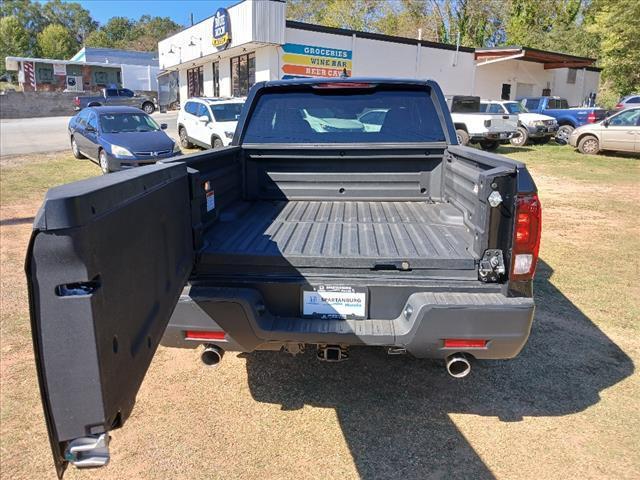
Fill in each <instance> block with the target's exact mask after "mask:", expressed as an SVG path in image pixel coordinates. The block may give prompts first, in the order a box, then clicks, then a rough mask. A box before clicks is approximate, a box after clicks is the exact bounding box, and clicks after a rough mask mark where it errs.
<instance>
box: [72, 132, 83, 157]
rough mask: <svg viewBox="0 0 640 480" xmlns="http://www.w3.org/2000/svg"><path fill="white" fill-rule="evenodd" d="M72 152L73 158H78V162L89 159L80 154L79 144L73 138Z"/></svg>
mask: <svg viewBox="0 0 640 480" xmlns="http://www.w3.org/2000/svg"><path fill="white" fill-rule="evenodd" d="M71 151H72V152H73V156H74V157H76V158H77V159H78V160H82V159H83V158H87V157H85V156H84V155H83V154H82V153H80V150H79V149H78V144H77V143H76V139H75V138H73V137H71Z"/></svg>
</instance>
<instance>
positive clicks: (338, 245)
mask: <svg viewBox="0 0 640 480" xmlns="http://www.w3.org/2000/svg"><path fill="white" fill-rule="evenodd" d="M470 244H471V237H470V235H469V233H468V232H467V230H466V228H465V227H464V226H463V223H462V216H461V215H460V214H459V213H458V212H457V210H455V208H453V207H451V206H450V205H448V204H438V203H431V202H426V201H425V202H367V201H358V202H354V201H289V202H286V201H258V202H240V203H238V204H236V205H234V207H233V208H231V209H227V210H226V211H225V212H224V213H223V214H222V215H221V218H220V222H219V223H217V224H216V225H215V226H214V227H213V228H212V230H211V231H210V232H209V233H208V234H207V237H206V246H205V248H204V250H203V251H202V252H201V253H202V256H203V257H205V258H204V261H205V263H206V264H209V265H210V264H226V265H229V264H234V265H265V266H266V265H269V266H275V265H279V266H283V265H289V266H293V267H323V268H362V269H389V268H394V266H397V265H399V264H401V262H408V263H409V268H410V269H432V268H438V269H465V270H466V269H473V268H475V261H474V258H473V256H472V255H471V253H470V252H469V251H468V250H467V247H468V245H470Z"/></svg>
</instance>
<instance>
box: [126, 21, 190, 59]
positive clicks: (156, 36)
mask: <svg viewBox="0 0 640 480" xmlns="http://www.w3.org/2000/svg"><path fill="white" fill-rule="evenodd" d="M181 29H182V26H181V25H178V24H177V23H176V22H174V21H173V20H171V19H170V18H169V17H152V16H150V15H143V16H142V17H140V19H139V20H138V21H137V22H136V24H135V27H134V30H133V32H132V36H131V37H132V38H131V39H130V40H128V41H127V42H126V44H125V46H126V48H128V49H131V50H139V51H147V52H153V51H155V50H157V49H158V42H159V41H160V40H163V39H165V38H167V37H169V36H171V35H173V34H174V33H176V32H178V31H180V30H181Z"/></svg>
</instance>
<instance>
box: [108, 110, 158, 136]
mask: <svg viewBox="0 0 640 480" xmlns="http://www.w3.org/2000/svg"><path fill="white" fill-rule="evenodd" d="M100 127H101V128H102V131H103V132H104V133H124V132H155V131H157V130H160V126H159V125H158V124H157V123H156V122H155V120H153V119H152V118H151V117H150V116H149V115H147V114H145V113H142V112H140V113H103V114H102V115H100Z"/></svg>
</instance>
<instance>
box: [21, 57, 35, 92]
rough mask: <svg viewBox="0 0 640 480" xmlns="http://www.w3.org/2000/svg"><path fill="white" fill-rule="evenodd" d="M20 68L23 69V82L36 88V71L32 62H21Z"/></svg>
mask: <svg viewBox="0 0 640 480" xmlns="http://www.w3.org/2000/svg"><path fill="white" fill-rule="evenodd" d="M22 70H23V71H24V83H25V84H27V85H31V88H33V89H34V90H35V89H36V72H35V65H34V63H33V62H23V63H22Z"/></svg>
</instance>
